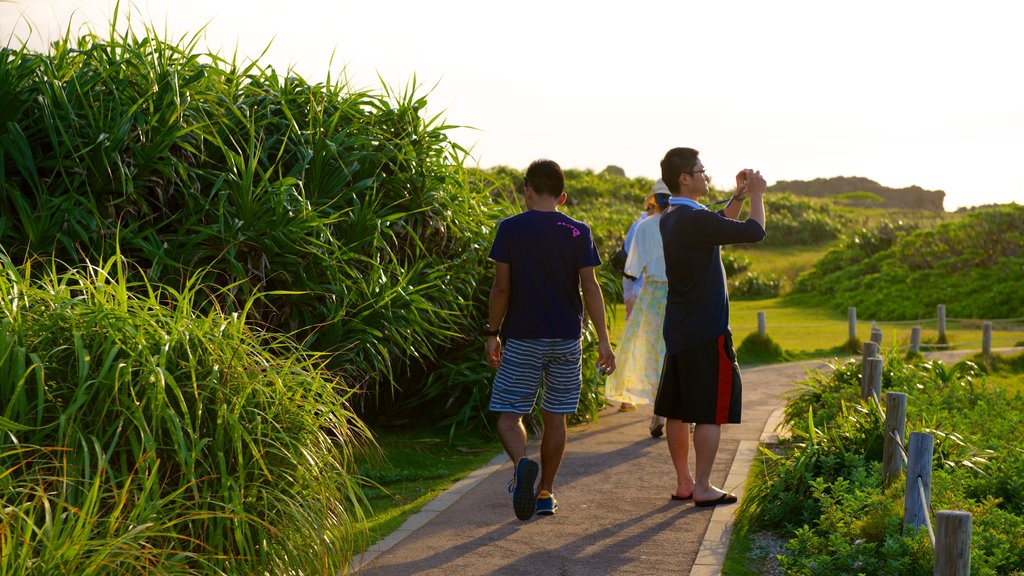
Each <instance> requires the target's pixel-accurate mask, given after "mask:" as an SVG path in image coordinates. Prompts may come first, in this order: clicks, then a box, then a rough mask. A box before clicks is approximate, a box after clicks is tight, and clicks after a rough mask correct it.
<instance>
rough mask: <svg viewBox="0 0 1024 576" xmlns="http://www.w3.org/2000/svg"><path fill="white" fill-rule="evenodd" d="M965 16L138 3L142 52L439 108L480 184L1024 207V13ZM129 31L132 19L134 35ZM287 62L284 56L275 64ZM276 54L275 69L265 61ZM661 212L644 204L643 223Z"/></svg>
mask: <svg viewBox="0 0 1024 576" xmlns="http://www.w3.org/2000/svg"><path fill="white" fill-rule="evenodd" d="M1017 4H1018V3H1016V2H997V1H994V0H993V1H980V2H972V3H965V2H962V1H959V2H949V1H946V0H931V1H926V2H921V1H913V0H884V1H877V0H859V1H857V2H831V1H827V0H793V1H787V0H775V1H771V2H769V1H765V0H757V1H752V0H751V1H748V0H705V1H704V2H694V1H689V0H675V1H672V2H666V1H661V0H634V1H632V2H599V1H594V0H546V1H542V0H517V1H516V2H487V1H481V0H434V1H432V2H422V1H415V0H405V1H397V0H362V1H361V2H352V1H350V0H289V1H281V0H274V1H269V0H135V2H134V4H129V3H128V2H127V0H126V1H125V2H124V3H123V5H122V7H121V10H122V15H129V14H130V16H131V20H132V22H133V25H134V27H135V28H136V31H140V30H142V28H143V25H149V26H150V27H152V28H153V29H155V30H157V31H160V32H161V35H162V36H163V37H164V39H166V40H169V41H172V42H173V41H177V40H179V39H181V38H183V37H189V38H190V37H192V36H193V35H195V34H196V33H198V32H199V31H200V29H202V27H203V26H206V28H205V30H204V32H203V36H202V37H201V42H200V46H202V47H203V48H204V49H208V50H210V51H213V52H217V53H220V54H221V55H222V56H230V55H231V54H233V53H235V51H236V50H237V53H238V54H239V55H240V56H241V57H242V58H246V57H248V58H256V57H259V60H260V62H261V63H264V64H270V65H273V66H274V67H275V68H277V69H278V70H279V71H285V70H288V69H292V70H293V71H294V72H296V73H298V74H299V75H301V76H302V77H303V78H305V79H306V80H307V81H310V82H313V83H317V82H322V81H325V80H326V78H327V76H328V74H330V75H331V76H332V78H335V79H337V78H339V77H346V78H347V79H348V81H349V82H350V84H351V85H352V86H353V87H354V88H358V89H368V90H372V91H379V90H380V88H381V86H382V82H383V84H386V85H387V86H389V87H392V88H395V89H398V90H404V89H405V88H407V87H409V86H418V87H419V88H418V89H417V92H418V93H421V94H425V95H427V99H428V103H429V106H428V112H429V113H430V114H432V115H433V114H440V115H441V117H442V118H444V119H446V121H447V123H448V124H452V125H457V126H460V127H462V128H457V129H453V130H452V131H451V132H450V136H451V137H452V139H454V140H455V141H456V142H458V143H459V144H460V145H462V146H464V147H465V148H467V149H469V150H470V153H471V157H470V159H469V161H468V163H469V164H471V165H474V164H475V165H479V166H481V167H490V166H496V165H506V166H512V167H515V168H519V169H525V168H526V166H527V165H529V163H530V162H531V161H532V160H534V159H537V158H551V159H553V160H556V161H557V162H558V163H559V164H561V165H562V166H563V168H581V169H585V168H590V169H593V170H595V171H600V170H602V169H604V168H605V167H606V166H609V165H615V166H619V167H621V168H623V169H624V170H625V172H626V174H627V175H628V176H630V177H633V176H644V177H648V178H652V179H653V178H657V177H658V176H659V166H658V163H659V161H660V159H661V158H662V157H663V156H664V154H665V152H666V151H667V150H668V149H670V148H673V147H676V146H688V147H692V148H697V149H698V150H700V152H701V159H702V161H703V164H704V165H705V167H706V168H707V169H708V173H709V174H711V176H712V184H713V185H715V186H717V187H720V188H723V189H729V188H732V187H733V186H734V175H735V174H736V172H738V171H739V170H741V169H744V168H753V169H757V170H760V171H761V173H762V174H763V175H764V176H765V178H766V179H767V180H768V182H769V184H771V183H774V182H776V181H779V180H809V179H813V178H828V177H833V176H863V177H866V178H870V179H872V180H875V181H877V182H879V183H880V184H883V185H885V186H890V187H894V188H901V187H905V186H911V185H917V186H921V187H923V188H926V189H930V190H943V191H945V192H946V199H945V207H946V209H947V210H955V209H956V208H959V207H968V206H975V205H980V204H989V203H1008V202H1018V203H1020V201H1021V199H1022V198H1024V175H1022V174H1017V172H1018V171H1021V172H1022V173H1024V139H1022V135H1024V73H1022V62H1021V60H1022V56H1024V34H1022V33H1021V32H1020V30H1019V27H1020V23H1021V22H1024V17H1022V16H1024V5H1021V7H1020V8H1018V7H1016V5H1017ZM114 6H115V1H114V0H13V1H7V2H4V1H3V0H0V39H2V42H4V43H5V44H6V45H8V46H21V45H22V43H23V42H27V43H28V45H29V46H30V47H32V48H34V49H37V50H45V46H46V44H47V42H48V41H49V39H51V38H53V37H56V36H63V34H64V32H65V31H66V30H67V29H68V28H69V27H70V29H71V30H72V32H73V35H75V36H77V35H78V34H79V33H82V32H85V31H90V30H91V31H93V32H95V33H97V34H98V35H99V36H101V37H104V36H107V34H108V33H107V31H108V30H109V27H110V22H111V14H112V13H113V11H114ZM122 20H124V17H123V16H122ZM265 50H266V53H265V54H264V51H265ZM261 54H263V55H262V56H261ZM639 202H640V200H639V199H638V203H639Z"/></svg>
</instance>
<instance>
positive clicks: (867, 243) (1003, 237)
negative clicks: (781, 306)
mask: <svg viewBox="0 0 1024 576" xmlns="http://www.w3.org/2000/svg"><path fill="white" fill-rule="evenodd" d="M1022 230H1024V207H1022V206H1018V205H1016V204H1010V205H1004V206H999V207H995V208H988V209H979V210H975V211H972V212H968V213H966V214H964V215H963V216H962V217H961V218H958V219H956V220H954V221H950V222H945V223H942V224H940V225H938V226H937V227H935V228H933V229H928V230H912V229H908V228H906V227H904V226H901V225H900V224H899V223H897V224H887V225H884V226H882V227H881V228H879V229H878V230H876V231H873V232H866V231H862V232H860V233H858V234H856V235H854V236H851V237H849V238H847V239H845V240H844V241H843V242H841V243H840V245H839V246H838V247H837V248H835V249H833V250H832V251H830V252H829V253H828V254H826V255H825V256H824V257H823V258H822V259H821V260H820V261H819V262H818V263H817V264H815V266H814V269H813V270H811V271H809V272H807V273H805V274H803V275H802V276H801V277H800V278H798V279H797V282H796V285H795V286H794V289H793V291H792V292H791V293H790V297H792V298H793V300H792V301H794V302H796V301H800V302H807V303H815V304H820V305H826V306H829V307H831V308H833V309H836V310H845V309H847V307H849V306H856V307H857V311H858V313H860V314H863V315H865V316H869V317H876V318H886V319H889V320H914V319H919V318H928V317H931V315H933V314H934V311H935V307H936V306H937V305H938V304H945V305H946V311H947V313H948V314H949V316H950V317H959V318H989V319H994V318H1014V317H1018V316H1019V315H1020V311H1021V309H1022V308H1024V235H1022V234H1024V232H1022ZM954 278H955V279H956V281H952V279H954Z"/></svg>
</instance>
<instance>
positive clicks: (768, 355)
mask: <svg viewBox="0 0 1024 576" xmlns="http://www.w3.org/2000/svg"><path fill="white" fill-rule="evenodd" d="M736 357H737V359H738V358H743V363H744V364H745V365H748V366H749V365H755V366H756V365H758V364H775V363H777V362H785V361H786V360H788V359H789V355H788V354H787V353H786V352H784V351H783V350H782V346H779V344H778V343H777V342H775V341H774V340H772V337H771V336H769V335H768V334H763V335H762V334H761V333H760V332H751V333H750V334H747V337H746V338H744V339H743V342H741V343H740V345H739V348H737V349H736Z"/></svg>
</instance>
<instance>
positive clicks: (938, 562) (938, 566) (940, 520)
mask: <svg viewBox="0 0 1024 576" xmlns="http://www.w3.org/2000/svg"><path fill="white" fill-rule="evenodd" d="M970 573H971V513H970V512H963V511H960V510H940V511H938V512H937V513H936V514H935V576H968V575H969V574H970Z"/></svg>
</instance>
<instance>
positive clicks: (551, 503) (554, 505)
mask: <svg viewBox="0 0 1024 576" xmlns="http://www.w3.org/2000/svg"><path fill="white" fill-rule="evenodd" d="M555 510H558V500H555V495H554V494H552V493H551V492H548V491H547V490H541V491H540V494H537V515H538V516H553V515H554V514H555Z"/></svg>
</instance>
